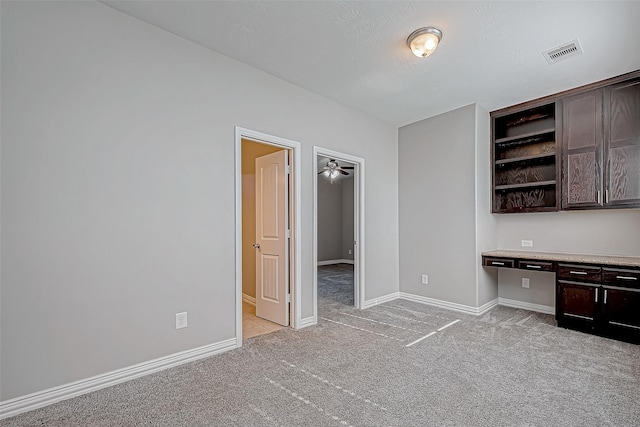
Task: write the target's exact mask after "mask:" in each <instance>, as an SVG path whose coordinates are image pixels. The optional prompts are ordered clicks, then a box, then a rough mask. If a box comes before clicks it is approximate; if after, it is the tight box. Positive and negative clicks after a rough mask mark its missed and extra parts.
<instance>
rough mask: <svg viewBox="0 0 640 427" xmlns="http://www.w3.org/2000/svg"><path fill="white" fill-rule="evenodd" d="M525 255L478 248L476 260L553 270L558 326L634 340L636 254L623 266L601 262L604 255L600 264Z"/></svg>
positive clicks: (637, 332)
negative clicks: (481, 253) (626, 265)
mask: <svg viewBox="0 0 640 427" xmlns="http://www.w3.org/2000/svg"><path fill="white" fill-rule="evenodd" d="M491 252H494V253H496V252H499V253H500V254H513V255H512V256H505V255H498V254H495V255H494V253H491ZM485 254H486V255H485ZM530 256H531V255H530V254H527V253H526V252H517V251H512V252H509V251H506V252H505V251H489V252H485V253H483V255H482V264H483V265H484V266H486V267H499V268H517V269H522V270H537V271H550V272H555V274H556V321H557V322H558V326H560V327H563V328H567V329H575V330H579V331H582V332H586V333H590V334H596V335H601V336H604V337H609V338H613V339H617V340H621V341H627V342H631V343H635V344H640V258H634V259H636V260H638V262H636V263H634V264H632V265H633V266H630V267H623V266H617V265H611V264H605V262H607V261H606V260H605V259H606V258H608V257H600V258H602V259H603V261H602V262H603V263H602V264H595V263H593V261H592V262H590V263H581V262H575V263H573V262H572V263H568V262H562V261H564V260H566V258H567V257H566V254H565V255H563V256H561V257H558V258H557V259H553V254H545V256H546V257H545V259H544V260H542V259H540V258H538V259H532V258H529V257H530ZM577 258H580V256H577ZM561 260H562V261H561Z"/></svg>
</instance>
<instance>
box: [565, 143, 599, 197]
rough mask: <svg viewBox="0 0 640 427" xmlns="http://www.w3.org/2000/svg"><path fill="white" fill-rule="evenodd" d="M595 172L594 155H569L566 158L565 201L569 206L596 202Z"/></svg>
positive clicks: (596, 181) (592, 153) (596, 180)
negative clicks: (566, 200)
mask: <svg viewBox="0 0 640 427" xmlns="http://www.w3.org/2000/svg"><path fill="white" fill-rule="evenodd" d="M596 172H597V164H596V153H594V152H591V153H579V154H569V155H568V156H567V181H568V183H567V187H568V188H567V189H568V195H567V199H568V203H569V204H570V205H573V204H584V203H594V202H597V201H598V196H597V191H598V190H597V189H596V185H597V183H598V178H597V176H596Z"/></svg>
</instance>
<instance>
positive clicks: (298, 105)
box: [0, 2, 398, 400]
mask: <svg viewBox="0 0 640 427" xmlns="http://www.w3.org/2000/svg"><path fill="white" fill-rule="evenodd" d="M1 19H2V21H1V25H0V27H1V43H2V44H1V46H0V51H1V55H2V57H1V67H2V68H1V91H2V97H1V101H0V102H1V108H2V129H1V135H0V136H1V138H0V139H1V141H2V146H1V162H2V163H1V183H2V191H1V197H2V200H1V205H2V207H1V227H2V233H1V234H2V236H1V242H0V243H1V247H2V254H1V260H0V262H1V271H2V272H1V274H2V276H1V286H2V288H1V290H0V292H1V294H2V299H1V307H0V308H1V319H0V320H1V339H2V342H1V366H0V369H1V373H2V385H1V389H0V399H3V400H4V399H10V398H13V397H16V396H20V395H24V394H27V393H31V392H36V391H39V390H43V389H46V388H49V387H54V386H59V385H62V384H65V383H69V382H72V381H76V380H81V379H84V378H87V377H90V376H93V375H98V374H102V373H105V372H108V371H112V370H115V369H119V368H123V367H127V366H130V365H133V364H136V363H140V362H144V361H148V360H151V359H154V358H158V357H162V356H166V355H169V354H172V353H175V352H179V351H183V350H188V349H192V348H195V347H199V346H203V345H207V344H212V343H216V342H220V341H223V340H226V339H230V338H233V337H234V336H235V325H234V319H235V303H234V302H235V267H234V263H235V258H234V254H235V231H234V228H235V227H234V224H235V212H234V178H233V177H234V173H235V171H234V149H235V145H234V126H236V125H237V126H242V127H245V128H249V129H253V130H257V131H261V132H265V133H268V134H272V135H277V136H280V137H284V138H288V139H292V140H295V141H300V142H301V143H302V149H301V156H302V157H301V158H302V165H301V167H302V189H301V190H302V200H301V203H302V218H303V222H302V235H301V236H300V239H301V245H302V251H303V252H302V284H303V289H302V296H301V297H302V315H303V317H309V316H311V315H312V305H311V304H312V295H313V292H312V283H313V281H312V277H311V276H312V227H313V225H312V223H311V221H307V220H305V218H306V219H308V218H311V217H312V209H313V190H312V188H313V181H312V179H315V177H313V176H312V175H313V173H312V165H313V163H312V162H313V161H315V159H313V154H312V151H313V146H314V145H319V146H323V147H325V148H327V149H332V150H341V151H344V152H348V153H352V154H353V155H357V156H361V157H365V158H366V162H367V168H370V169H371V170H372V171H376V173H371V174H370V175H367V188H370V189H372V191H370V192H368V194H367V198H366V204H367V213H368V214H367V218H366V219H365V220H366V227H367V228H366V244H367V247H366V256H367V263H366V272H365V273H366V284H365V286H366V295H365V297H366V298H367V299H372V298H376V297H378V296H381V295H386V294H389V293H391V292H397V291H398V234H397V231H398V211H397V202H398V196H397V191H398V190H397V129H396V128H394V127H393V126H390V125H388V124H386V123H382V122H380V121H378V120H375V119H373V118H371V117H370V116H367V115H364V114H362V113H359V112H356V111H354V110H351V109H348V108H346V107H344V106H341V105H339V104H337V103H335V102H332V101H330V100H328V99H326V98H322V97H320V96H318V95H315V94H313V93H311V92H308V91H306V90H303V89H301V88H299V87H297V86H294V85H291V84H289V83H286V82H284V81H282V80H279V79H277V78H275V77H273V76H270V75H268V74H266V73H262V72H259V71H258V70H256V69H254V68H252V67H249V66H245V65H243V64H240V63H238V62H237V61H234V60H231V59H229V58H226V57H224V56H222V55H219V54H216V53H215V52H212V51H211V50H209V49H205V48H203V47H201V46H198V45H196V44H194V43H191V42H188V41H185V40H184V39H181V38H179V37H176V36H174V35H172V34H170V33H168V32H166V31H163V30H160V29H158V28H155V27H153V26H151V25H148V24H145V23H143V22H141V21H139V20H136V19H133V18H130V17H128V16H126V15H124V14H121V13H119V12H117V11H115V10H113V9H111V8H108V7H106V6H104V5H102V4H100V3H97V2H38V3H35V2H16V3H12V2H2V17H1ZM328 123H329V124H330V126H327V124H328ZM374 190H375V191H374ZM181 311H187V312H188V313H189V327H188V328H187V329H181V330H179V331H176V330H175V313H178V312H181Z"/></svg>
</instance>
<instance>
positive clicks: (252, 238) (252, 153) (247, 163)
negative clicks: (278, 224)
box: [242, 139, 282, 298]
mask: <svg viewBox="0 0 640 427" xmlns="http://www.w3.org/2000/svg"><path fill="white" fill-rule="evenodd" d="M280 150H282V149H281V148H278V147H274V146H273V145H267V144H259V143H257V142H253V141H249V140H245V139H243V140H242V293H243V294H247V295H249V296H251V297H254V298H255V296H256V250H255V249H254V247H253V246H252V245H253V244H254V243H255V242H256V158H257V157H260V156H266V155H267V154H270V153H275V152H276V151H280Z"/></svg>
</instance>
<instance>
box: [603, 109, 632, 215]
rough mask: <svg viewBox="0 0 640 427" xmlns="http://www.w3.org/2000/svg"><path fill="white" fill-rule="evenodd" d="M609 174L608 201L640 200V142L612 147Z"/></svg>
mask: <svg viewBox="0 0 640 427" xmlns="http://www.w3.org/2000/svg"><path fill="white" fill-rule="evenodd" d="M639 120H640V119H639ZM607 175H608V176H607V178H608V181H609V185H608V188H609V190H608V191H609V194H608V197H607V202H608V203H616V202H640V144H638V145H632V146H627V147H620V148H611V149H610V150H609V170H608V174H607Z"/></svg>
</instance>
